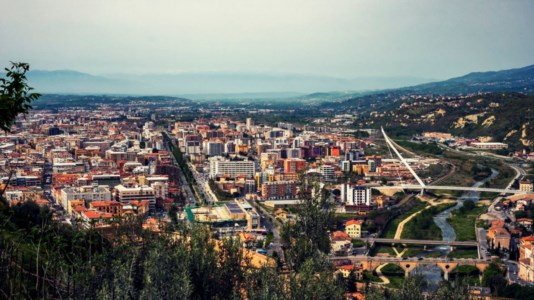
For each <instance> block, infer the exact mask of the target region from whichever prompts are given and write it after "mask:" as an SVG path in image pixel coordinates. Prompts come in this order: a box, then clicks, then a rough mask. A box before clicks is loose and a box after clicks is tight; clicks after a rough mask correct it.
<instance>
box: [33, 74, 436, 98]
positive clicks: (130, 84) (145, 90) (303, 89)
mask: <svg viewBox="0 0 534 300" xmlns="http://www.w3.org/2000/svg"><path fill="white" fill-rule="evenodd" d="M28 79H29V81H30V82H31V83H32V86H34V87H35V89H36V91H38V92H40V93H48V94H53V93H57V94H123V95H169V96H189V97H191V98H199V99H210V98H218V97H220V96H221V94H224V95H225V97H232V98H235V99H240V98H251V96H253V97H260V98H261V97H267V98H287V97H288V96H291V97H293V96H298V95H305V94H306V93H313V92H317V91H345V90H351V91H356V90H374V89H384V88H399V87H403V86H407V85H413V84H419V83H423V82H428V81H429V79H425V78H415V77H358V78H348V79H347V78H337V77H328V76H314V75H301V74H267V73H265V74H263V73H180V74H146V75H124V74H118V75H117V74H114V75H105V76H101V75H98V76H97V75H91V74H87V73H82V72H77V71H71V70H57V71H43V70H35V71H33V70H32V71H30V72H29V73H28ZM250 94H251V95H250Z"/></svg>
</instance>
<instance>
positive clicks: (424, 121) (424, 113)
mask: <svg viewBox="0 0 534 300" xmlns="http://www.w3.org/2000/svg"><path fill="white" fill-rule="evenodd" d="M365 122H368V124H369V125H370V126H371V127H379V126H384V127H385V128H388V132H389V133H390V134H391V135H393V136H395V135H397V136H398V135H404V136H410V135H412V134H415V133H421V132H424V131H440V132H449V133H452V134H454V135H458V136H464V137H468V138H479V137H481V138H482V139H485V138H486V137H491V138H492V140H491V141H495V142H505V143H509V144H510V145H511V146H512V148H515V149H523V147H530V148H531V149H532V147H534V96H528V95H524V94H519V93H490V94H483V95H473V96H469V97H462V96H459V97H446V98H445V97H444V98H441V99H440V100H434V101H432V102H430V101H429V100H428V99H425V98H417V99H414V98H410V99H407V100H406V101H404V102H403V103H402V104H400V105H398V106H397V107H395V108H393V109H389V110H384V111H382V112H381V113H380V114H375V115H373V116H370V117H369V119H367V120H366V121H365ZM488 139H489V138H488Z"/></svg>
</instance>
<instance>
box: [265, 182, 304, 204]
mask: <svg viewBox="0 0 534 300" xmlns="http://www.w3.org/2000/svg"><path fill="white" fill-rule="evenodd" d="M296 195H297V184H296V183H295V182H294V181H274V182H264V183H263V184H262V185H261V197H262V198H263V199H264V200H281V199H294V198H295V197H296Z"/></svg>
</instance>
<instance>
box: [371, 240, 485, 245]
mask: <svg viewBox="0 0 534 300" xmlns="http://www.w3.org/2000/svg"><path fill="white" fill-rule="evenodd" d="M366 242H369V243H371V244H372V243H381V244H384V243H385V244H415V245H446V246H475V247H476V246H478V242H476V241H443V240H410V239H386V238H375V239H373V238H369V239H366Z"/></svg>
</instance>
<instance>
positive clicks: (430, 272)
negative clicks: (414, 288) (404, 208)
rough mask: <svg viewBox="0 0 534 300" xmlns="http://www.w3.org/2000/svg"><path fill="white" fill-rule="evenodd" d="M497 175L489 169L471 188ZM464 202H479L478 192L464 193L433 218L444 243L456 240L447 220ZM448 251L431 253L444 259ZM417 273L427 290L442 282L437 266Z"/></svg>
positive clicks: (420, 268) (420, 254)
mask: <svg viewBox="0 0 534 300" xmlns="http://www.w3.org/2000/svg"><path fill="white" fill-rule="evenodd" d="M497 175H499V172H498V171H496V170H494V169H491V175H490V176H488V177H486V178H485V179H483V180H481V181H477V182H475V184H474V185H473V187H480V186H482V185H484V184H485V183H486V182H489V181H491V180H493V179H494V178H495V177H497ZM465 200H473V201H475V202H477V201H479V200H480V192H473V191H468V192H465V193H464V194H463V195H462V196H461V197H459V198H458V202H457V204H456V205H455V206H453V207H451V208H449V209H446V210H444V211H442V212H441V213H439V214H437V215H436V216H435V217H434V223H435V224H436V225H437V226H438V227H439V229H441V236H442V238H443V240H444V241H454V240H456V232H455V231H454V228H452V226H451V225H450V224H449V222H447V219H448V218H449V216H450V215H451V212H452V211H453V210H456V209H459V208H460V207H462V206H463V205H464V201H465ZM450 251H451V249H450V247H449V246H438V247H435V248H434V249H432V251H431V252H434V253H435V252H438V253H440V256H441V257H445V256H447V254H449V252H450ZM426 255H428V252H422V253H419V254H418V255H417V256H418V257H424V256H426ZM417 272H419V273H420V274H421V275H423V277H424V278H425V279H426V281H427V282H428V284H429V287H428V289H429V290H435V289H436V288H437V285H438V283H439V282H440V281H442V280H443V278H442V275H441V269H440V268H439V267H438V266H421V267H418V268H417Z"/></svg>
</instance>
